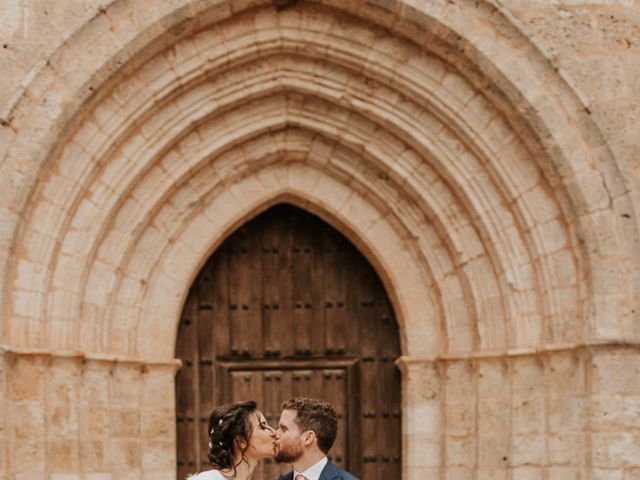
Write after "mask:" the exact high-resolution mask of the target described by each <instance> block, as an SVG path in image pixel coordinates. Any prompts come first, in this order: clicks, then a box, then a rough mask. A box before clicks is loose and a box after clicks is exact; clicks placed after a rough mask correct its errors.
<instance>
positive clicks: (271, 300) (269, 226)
mask: <svg viewBox="0 0 640 480" xmlns="http://www.w3.org/2000/svg"><path fill="white" fill-rule="evenodd" d="M281 224H282V221H281V219H279V218H277V217H275V218H269V219H266V220H265V221H264V222H263V223H262V229H261V237H262V242H261V253H262V255H261V263H262V278H261V281H262V319H263V331H264V354H265V356H268V357H278V356H280V355H281V354H282V351H283V349H284V347H283V338H282V335H281V332H280V326H279V323H280V321H281V317H280V312H281V309H282V308H283V306H282V298H281V285H280V278H281V272H280V250H281V248H282V246H281V236H282V233H281V232H280V231H279V227H280V226H281Z"/></svg>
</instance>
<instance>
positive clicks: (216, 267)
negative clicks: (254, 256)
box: [207, 242, 231, 358]
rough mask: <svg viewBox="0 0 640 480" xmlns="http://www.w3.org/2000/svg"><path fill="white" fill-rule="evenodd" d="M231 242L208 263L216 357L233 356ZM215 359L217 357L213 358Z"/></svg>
mask: <svg viewBox="0 0 640 480" xmlns="http://www.w3.org/2000/svg"><path fill="white" fill-rule="evenodd" d="M228 243H229V242H225V243H224V244H223V245H221V246H220V248H219V249H218V250H217V251H216V253H215V254H214V255H213V256H212V257H211V259H210V260H209V261H208V262H207V264H209V265H210V270H209V271H210V275H211V290H212V299H211V306H212V309H211V317H212V318H211V322H212V324H211V328H212V329H213V331H214V335H215V349H214V350H215V355H216V356H221V357H228V356H229V355H230V354H231V334H230V328H229V246H228ZM213 358H215V357H213Z"/></svg>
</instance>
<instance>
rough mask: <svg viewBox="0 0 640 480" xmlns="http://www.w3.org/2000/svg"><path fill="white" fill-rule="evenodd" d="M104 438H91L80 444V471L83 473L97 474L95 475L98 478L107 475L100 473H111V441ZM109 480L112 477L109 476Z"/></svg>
mask: <svg viewBox="0 0 640 480" xmlns="http://www.w3.org/2000/svg"><path fill="white" fill-rule="evenodd" d="M103 438H106V436H105V437H103ZM103 438H100V439H96V438H90V437H89V438H86V439H84V440H83V441H82V442H80V469H81V470H82V471H84V472H95V473H93V475H96V476H98V475H105V474H106V473H99V472H108V471H109V457H108V456H109V446H108V444H109V441H108V440H106V439H103ZM109 475H111V474H109ZM109 480H111V476H109Z"/></svg>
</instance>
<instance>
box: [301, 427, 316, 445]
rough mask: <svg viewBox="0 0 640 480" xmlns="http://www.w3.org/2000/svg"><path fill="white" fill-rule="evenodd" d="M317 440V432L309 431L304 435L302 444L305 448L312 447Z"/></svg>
mask: <svg viewBox="0 0 640 480" xmlns="http://www.w3.org/2000/svg"><path fill="white" fill-rule="evenodd" d="M315 440H316V432H314V431H313V430H307V431H306V432H304V433H303V434H302V443H303V445H304V446H309V445H312V444H313V442H314V441H315Z"/></svg>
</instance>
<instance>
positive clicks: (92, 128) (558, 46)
mask: <svg viewBox="0 0 640 480" xmlns="http://www.w3.org/2000/svg"><path fill="white" fill-rule="evenodd" d="M639 29H640V6H639V5H638V4H637V2H634V1H632V0H624V1H623V0H620V1H615V0H598V1H589V2H587V1H579V0H557V1H554V2H547V1H544V0H540V1H536V0H528V1H520V0H513V1H511V0H509V1H498V0H495V1H471V0H454V1H444V0H424V1H416V0H393V1H390V0H353V1H348V2H347V1H343V0H317V1H304V0H300V1H299V2H292V3H291V4H290V5H289V8H280V7H278V8H276V6H275V4H274V2H272V1H268V0H237V1H236V0H233V1H232V0H212V1H211V2H190V1H187V0H184V1H179V0H178V1H175V0H166V1H164V0H158V1H155V2H139V1H137V0H113V1H107V0H95V1H91V0H87V1H85V0H82V1H81V0H77V1H76V0H69V1H66V2H48V1H44V0H20V1H17V0H16V1H8V0H7V1H0V37H1V38H0V41H1V42H2V43H0V71H2V72H3V74H2V76H0V301H1V308H0V338H1V340H0V344H2V345H3V346H2V350H1V355H0V369H1V372H2V374H1V375H0V402H1V403H0V404H1V405H2V407H3V415H2V417H1V420H0V441H1V442H2V446H3V448H1V449H0V480H4V479H7V480H9V479H10V480H26V479H27V478H29V479H33V478H51V479H56V480H79V479H87V480H107V479H112V480H115V479H116V478H117V479H118V480H120V479H125V480H126V479H129V478H131V479H134V478H136V479H142V478H153V479H164V478H166V479H169V478H173V477H174V475H175V473H174V463H175V430H174V428H175V427H174V425H175V424H174V421H175V419H174V410H173V402H174V399H173V374H174V369H175V365H174V364H173V363H172V359H173V356H174V348H175V335H176V330H177V317H178V315H179V313H180V311H181V309H182V302H183V301H184V298H185V296H186V291H187V290H188V288H189V285H190V282H191V281H192V279H193V278H194V276H195V275H196V273H197V271H198V269H199V266H200V265H202V263H203V262H204V261H205V260H206V258H208V256H209V255H210V254H211V252H212V251H213V250H214V249H215V248H216V246H217V245H218V244H219V243H220V242H221V241H222V240H223V239H224V238H225V236H226V235H228V234H229V233H230V232H231V231H233V230H234V229H235V228H237V227H238V226H239V225H240V224H242V223H243V222H244V221H246V220H247V219H248V218H251V217H252V216H253V215H255V214H257V213H259V212H260V211H262V210H263V209H265V208H267V207H268V206H270V205H272V204H273V203H277V202H279V201H288V202H290V203H294V204H296V205H298V206H300V207H302V208H306V209H308V210H310V211H312V212H314V213H316V214H318V215H319V216H321V217H322V218H324V219H325V220H326V221H328V222H329V223H331V224H332V225H334V226H336V227H337V228H338V229H339V230H341V231H342V232H343V233H344V234H345V235H346V236H347V237H348V238H349V239H350V240H352V241H353V242H354V244H356V245H357V246H358V247H359V248H360V249H361V250H362V252H363V253H364V254H365V256H366V257H367V258H368V260H369V261H370V262H371V263H372V265H374V267H375V268H376V269H377V271H378V273H379V274H380V276H381V278H382V279H383V281H384V283H385V286H386V288H387V290H388V293H389V296H390V298H391V299H392V302H393V305H394V309H395V311H396V316H397V318H398V321H399V324H400V330H401V338H402V351H403V355H404V356H403V359H402V361H401V362H400V366H401V368H402V369H403V379H404V380H403V381H404V387H403V388H404V392H403V406H404V410H403V412H404V426H403V428H404V431H403V435H404V437H403V438H404V452H405V455H404V458H403V462H404V476H403V477H404V478H406V479H423V478H428V477H432V478H441V479H444V478H446V479H447V480H460V479H471V478H483V479H500V480H503V479H505V480H506V479H509V480H511V479H524V480H534V479H535V480H559V479H561V478H562V479H563V480H564V479H569V480H573V479H580V480H637V479H638V478H639V477H640V470H639V469H640V465H639V458H640V452H639V451H638V445H639V444H640V437H639V429H640V425H639V424H638V421H637V417H638V414H639V413H640V406H639V404H640V402H639V400H638V399H639V398H640V384H639V382H640V371H639V366H638V365H639V362H640V360H639V358H640V353H639V351H640V350H639V348H638V345H639V340H640V309H639V307H640V234H639V233H638V229H639V226H640V224H639V222H638V217H637V214H636V211H637V209H638V206H639V205H640V204H638V200H640V198H639V197H638V186H639V185H640V169H638V165H639V162H638V159H639V157H640V135H638V125H639V124H640V108H639V107H638V105H639V103H640V81H639V79H640V71H639V67H638V66H639V65H640V44H639V43H638V39H639V38H640V33H639ZM68 352H77V353H72V354H70V353H68Z"/></svg>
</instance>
